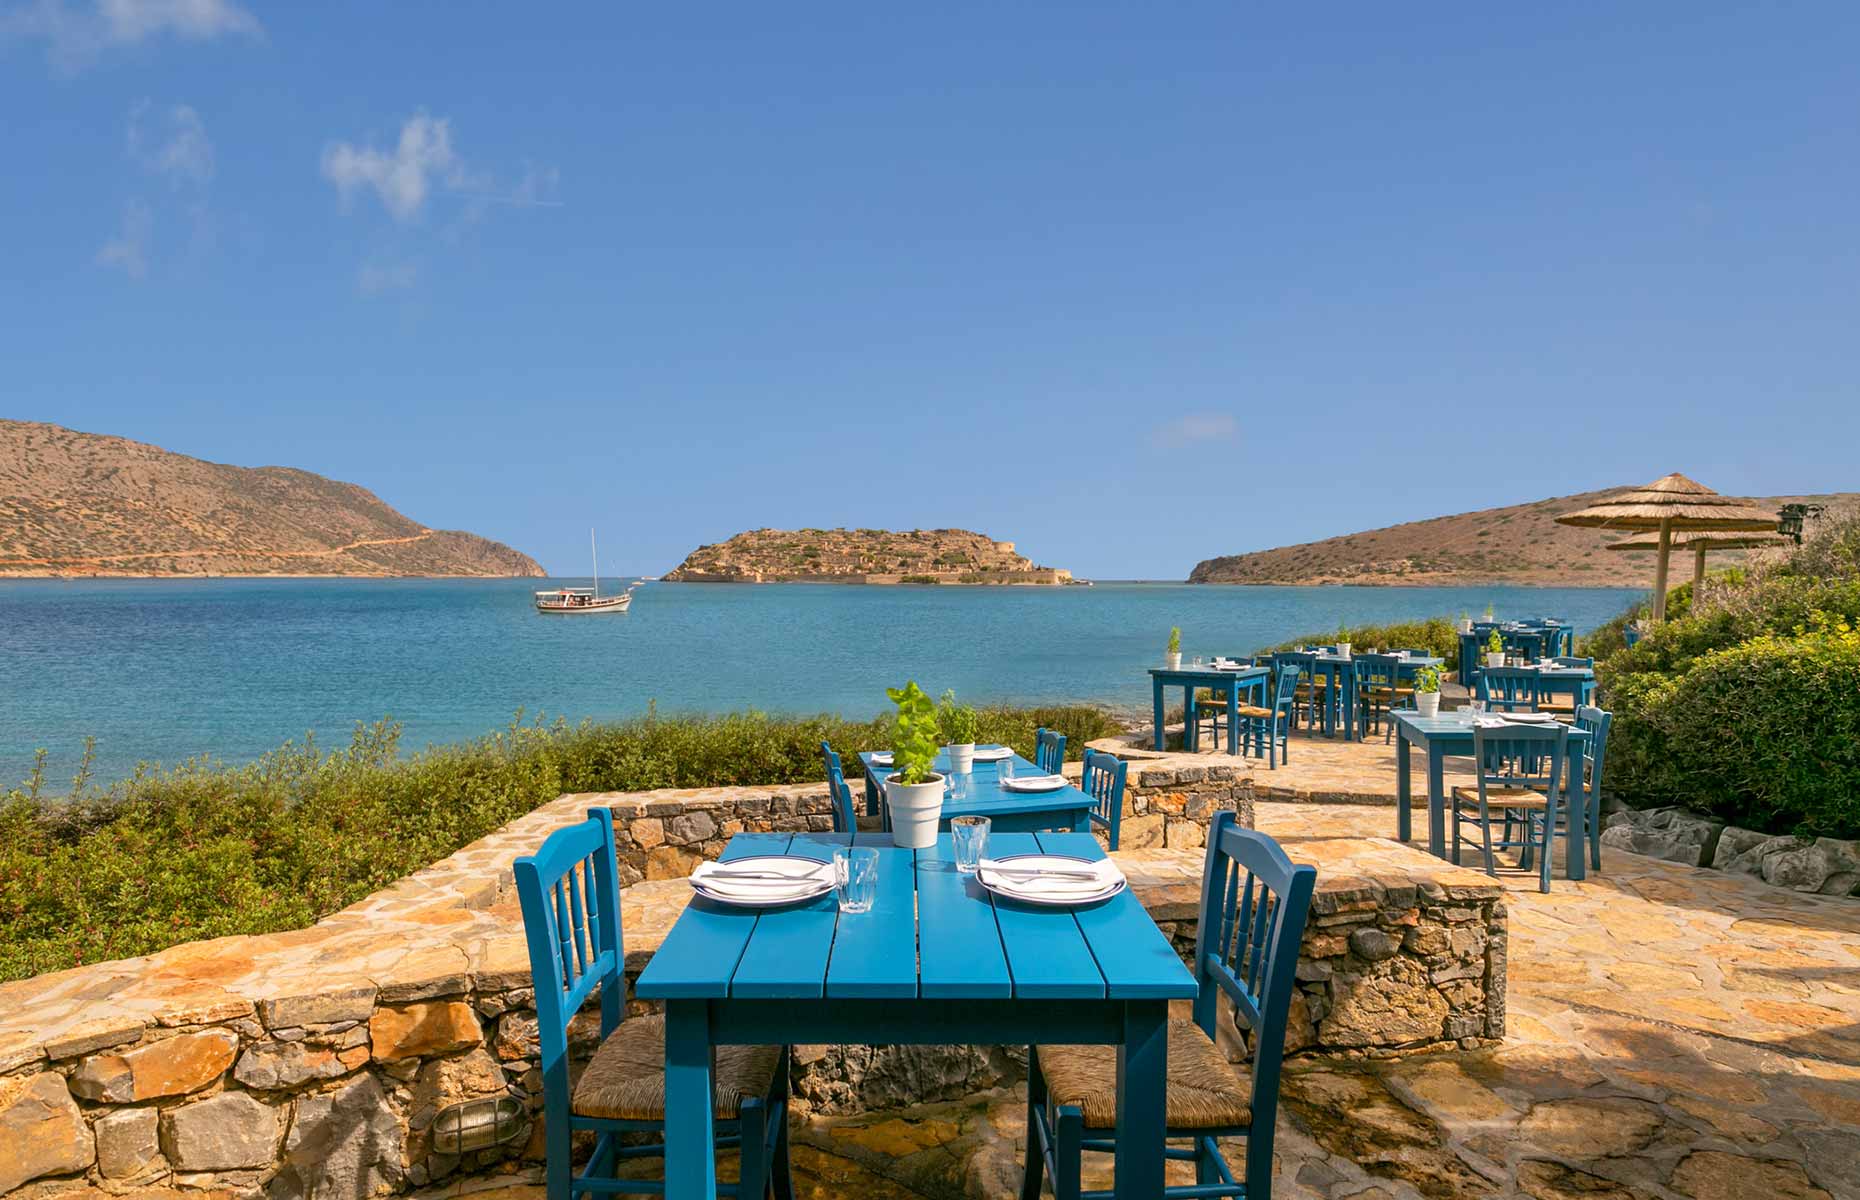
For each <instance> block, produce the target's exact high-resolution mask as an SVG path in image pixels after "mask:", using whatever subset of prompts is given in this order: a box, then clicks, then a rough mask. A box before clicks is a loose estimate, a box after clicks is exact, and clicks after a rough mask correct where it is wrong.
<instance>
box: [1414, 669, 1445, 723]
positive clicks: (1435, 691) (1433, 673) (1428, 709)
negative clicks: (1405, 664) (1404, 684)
mask: <svg viewBox="0 0 1860 1200" xmlns="http://www.w3.org/2000/svg"><path fill="white" fill-rule="evenodd" d="M1414 707H1415V711H1417V712H1419V713H1420V714H1421V715H1422V716H1424V717H1437V716H1439V715H1440V668H1439V667H1416V668H1415V669H1414Z"/></svg>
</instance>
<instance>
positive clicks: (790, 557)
mask: <svg viewBox="0 0 1860 1200" xmlns="http://www.w3.org/2000/svg"><path fill="white" fill-rule="evenodd" d="M665 578H666V579H667V580H670V581H672V582H674V583H808V582H813V583H982V584H986V583H1049V584H1050V583H1069V582H1071V579H1072V575H1071V572H1069V571H1061V570H1056V569H1054V568H1052V567H1036V566H1034V565H1033V563H1032V562H1031V561H1029V560H1028V559H1027V558H1026V557H1025V556H1023V555H1020V554H1017V553H1015V551H1014V543H1013V542H997V541H995V540H994V539H993V538H990V537H988V536H986V535H984V534H980V533H971V532H969V531H968V530H966V529H913V530H911V531H910V532H908V533H893V532H891V531H889V530H884V529H801V530H786V529H754V530H751V531H750V532H748V533H739V534H737V535H736V536H735V537H733V538H731V539H730V540H729V541H727V542H718V543H717V544H715V545H712V546H699V547H698V548H697V549H696V550H693V551H692V552H691V554H690V556H689V557H687V558H686V559H685V561H684V562H682V563H680V564H678V567H677V568H676V569H675V570H673V571H672V572H671V574H669V575H667V576H666V577H665Z"/></svg>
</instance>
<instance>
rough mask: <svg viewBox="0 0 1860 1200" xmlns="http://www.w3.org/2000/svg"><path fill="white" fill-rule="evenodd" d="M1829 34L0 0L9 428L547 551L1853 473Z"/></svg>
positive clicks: (1059, 555)
mask: <svg viewBox="0 0 1860 1200" xmlns="http://www.w3.org/2000/svg"><path fill="white" fill-rule="evenodd" d="M1857 48H1860V7H1857V6H1854V5H1852V4H1850V3H1828V4H1808V3H1803V4H1786V5H1775V6H1750V5H1729V4H1708V3H1697V2H1691V3H1672V4H1655V3H1647V4H1638V5H1632V6H1623V5H1618V4H1593V5H1590V4H1570V5H1554V6H1541V5H1539V6H1510V5H1504V6H1493V5H1472V4H1465V5H1444V4H1443V5H1424V6H1416V5H1386V4H1375V5H1371V4H1363V5H1346V6H1330V7H1326V8H1325V9H1323V10H1322V12H1321V13H1320V12H1316V11H1313V10H1310V9H1299V8H1297V7H1296V6H1293V7H1292V8H1286V9H1282V10H1278V11H1274V10H1272V9H1270V8H1267V7H1265V6H1249V5H1235V4H1196V3H1180V4H1170V5H1162V6H1158V5H1139V4H1091V3H1081V2H1079V0H1069V2H1068V3H1063V4H1059V3H1054V4H1034V3H1027V4H1015V5H1000V4H966V3H949V4H937V5H871V4H850V3H848V4H789V5H769V4H754V5H751V4H743V5H729V6H724V5H629V6H621V5H586V6H543V7H540V8H538V7H524V6H516V5H508V4H500V5H490V4H474V3H457V4H443V5H442V4H418V5H416V4H411V3H408V4H387V5H384V4H377V3H318V4H259V3H255V2H251V0H247V2H246V3H234V0H99V2H96V3H93V2H92V0H65V2H62V3H61V2H57V0H24V2H23V3H22V2H21V0H0V114H3V116H0V156H3V158H0V161H4V163H5V170H4V172H0V263H4V273H3V275H0V278H4V280H5V282H4V284H3V285H0V360H3V361H4V363H5V368H4V369H5V383H4V385H3V386H0V415H5V416H9V417H20V418H27V419H36V420H47V421H54V422H58V423H60V424H65V425H70V426H73V427H76V428H80V429H86V430H94V431H99V432H108V433H115V434H121V435H125V436H129V437H134V438H138V439H142V440H146V441H150V442H154V443H157V444H159V445H162V446H165V447H168V448H170V449H174V450H178V451H182V452H185V453H189V454H193V455H197V456H199V457H203V458H209V459H214V460H219V461H225V462H233V463H240V464H245V465H259V464H269V463H278V464H285V465H291V466H299V467H304V468H307V469H310V470H313V471H318V472H321V473H323V474H326V475H331V476H335V477H337V478H341V479H346V480H351V481H354V482H357V483H360V484H363V485H365V486H367V487H369V488H371V489H373V490H374V491H375V492H377V493H378V494H379V495H381V496H382V498H383V499H385V500H387V501H388V502H389V503H391V504H393V505H395V506H396V507H398V508H400V509H401V510H402V511H404V512H406V513H407V514H408V515H409V516H412V517H414V518H415V519H417V520H420V521H424V522H426V523H428V524H431V525H435V526H443V527H449V528H464V529H470V530H473V531H476V532H479V533H483V534H486V535H488V536H491V537H496V538H499V539H501V540H504V541H507V542H510V543H511V544H513V545H515V546H517V547H519V548H521V549H523V550H526V551H528V552H530V553H532V554H534V555H536V556H537V557H538V558H539V559H541V560H542V561H543V562H544V563H545V564H546V565H548V566H550V567H553V568H558V569H562V570H568V571H574V570H584V569H585V567H584V566H583V564H584V563H585V552H584V550H583V546H584V545H585V539H586V529H587V526H588V525H589V524H590V523H591V522H592V523H595V524H598V525H599V526H600V527H601V530H602V540H603V558H604V559H606V560H608V562H609V563H610V565H613V566H617V567H619V568H621V569H624V570H627V571H632V572H652V573H657V572H658V571H661V570H664V569H666V568H668V567H670V566H672V565H674V564H675V563H676V562H677V561H678V560H679V558H681V557H682V556H683V555H684V554H685V553H686V552H687V551H688V550H689V549H690V548H691V547H693V546H695V545H697V544H699V543H702V542H709V541H714V540H718V539H720V538H723V537H725V536H728V535H729V534H731V533H733V532H736V531H737V530H740V529H744V528H751V527H756V526H762V525H772V526H777V527H797V526H810V525H811V526H831V525H852V526H888V527H898V528H912V527H919V526H943V525H957V526H965V527H970V528H975V529H980V530H983V531H986V532H988V533H990V534H993V535H994V536H996V537H1001V538H1012V539H1014V540H1016V541H1018V542H1019V543H1020V544H1021V546H1022V548H1023V549H1024V550H1026V551H1027V552H1028V553H1030V554H1032V555H1033V556H1034V557H1035V558H1036V559H1038V560H1039V561H1041V562H1045V563H1051V564H1055V565H1061V566H1068V567H1072V568H1074V569H1075V570H1078V571H1080V572H1082V573H1084V574H1087V575H1097V576H1101V577H1132V576H1136V577H1158V578H1180V577H1181V576H1183V575H1184V574H1185V573H1186V572H1187V571H1188V569H1189V568H1190V567H1191V566H1192V565H1193V564H1194V563H1195V561H1196V560H1197V559H1199V558H1202V557H1206V556H1209V555H1213V554H1217V553H1230V552H1234V551H1239V550H1244V549H1254V548H1262V547H1267V546H1272V545H1278V544H1283V543H1287V542H1296V541H1304V540H1310V539H1314V538H1319V537H1325V536H1329V535H1332V534H1337V533H1345V532H1349V531H1352V530H1356V529H1361V528H1367V527H1371V526H1377V525H1385V524H1390V523H1394V522H1397V521H1401V520H1409V519H1416V518H1421V517H1427V516H1432V515H1437V514H1440V513H1444V512H1456V511H1464V510H1466V509H1471V508H1479V507H1485V506H1488V505H1494V504H1501V503H1509V502H1515V501H1524V500H1532V499H1538V498H1541V497H1543V496H1547V495H1560V494H1565V493H1569V492H1574V491H1579V490H1583V489H1587V488H1592V487H1600V486H1609V485H1615V484H1627V483H1638V482H1643V481H1645V480H1647V479H1651V478H1653V477H1655V476H1658V475H1660V474H1663V473H1665V472H1666V471H1669V470H1684V471H1686V472H1687V473H1689V474H1692V475H1694V476H1695V477H1696V478H1699V479H1701V480H1702V481H1704V482H1706V483H1708V484H1711V485H1712V486H1714V487H1717V488H1719V489H1720V490H1722V491H1726V492H1735V493H1744V494H1764V493H1777V492H1784V491H1796V490H1836V489H1852V488H1855V487H1860V479H1857V478H1856V472H1855V470H1854V452H1853V446H1854V445H1855V444H1856V443H1857V442H1860V395H1856V378H1857V375H1856V366H1857V365H1860V363H1857V360H1860V336H1856V334H1855V332H1854V330H1855V323H1856V316H1860V313H1857V312H1856V280H1860V270H1857V268H1860V261H1857V260H1860V253H1857V249H1856V247H1857V243H1856V236H1855V235H1856V232H1857V228H1856V227H1857V226H1860V204H1857V203H1856V199H1857V197H1860V154H1856V150H1860V146H1857V145H1856V142H1857V141H1860V75H1856V73H1855V72H1854V70H1853V61H1854V57H1855V52H1856V49H1857Z"/></svg>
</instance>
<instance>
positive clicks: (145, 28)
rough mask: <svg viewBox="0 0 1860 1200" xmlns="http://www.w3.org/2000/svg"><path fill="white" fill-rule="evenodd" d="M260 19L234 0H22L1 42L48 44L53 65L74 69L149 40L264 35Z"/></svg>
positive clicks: (3, 24) (5, 15)
mask: <svg viewBox="0 0 1860 1200" xmlns="http://www.w3.org/2000/svg"><path fill="white" fill-rule="evenodd" d="M263 32H264V30H263V29H262V28H261V27H260V25H259V23H258V18H257V17H255V16H253V15H252V14H251V13H250V12H249V11H247V10H246V9H245V8H244V7H242V6H241V5H239V4H236V3H234V2H233V0H91V2H90V3H83V2H82V0H80V2H78V3H75V4H74V3H71V2H70V0H22V2H21V3H17V4H14V5H12V6H10V7H8V8H6V9H4V10H0V40H40V39H42V40H44V42H45V52H46V57H47V58H49V59H50V60H51V61H52V62H53V64H54V65H56V66H59V67H62V68H65V69H75V68H77V67H80V66H83V65H84V64H86V63H88V62H90V61H91V60H92V59H94V58H96V57H97V56H98V55H99V54H102V53H103V52H104V51H106V50H112V49H116V48H119V47H123V46H133V45H136V44H137V43H139V42H143V41H147V40H149V39H150V38H155V37H161V36H163V35H172V36H174V37H177V38H181V39H182V40H184V41H196V42H204V41H212V40H213V39H215V38H220V37H228V36H246V37H257V36H260V35H261V34H262V33H263Z"/></svg>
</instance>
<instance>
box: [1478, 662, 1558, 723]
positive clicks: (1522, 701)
mask: <svg viewBox="0 0 1860 1200" xmlns="http://www.w3.org/2000/svg"><path fill="white" fill-rule="evenodd" d="M1542 684H1543V677H1542V676H1541V675H1539V674H1538V673H1537V672H1536V671H1534V670H1532V669H1530V668H1529V667H1487V668H1485V670H1483V671H1481V672H1480V673H1479V699H1481V700H1483V701H1484V702H1485V706H1486V707H1487V708H1489V709H1492V710H1493V711H1494V712H1536V711H1537V702H1538V700H1539V699H1540V698H1541V696H1542Z"/></svg>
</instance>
